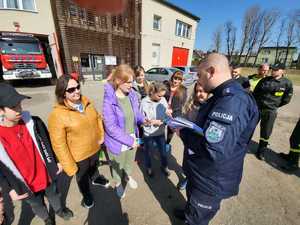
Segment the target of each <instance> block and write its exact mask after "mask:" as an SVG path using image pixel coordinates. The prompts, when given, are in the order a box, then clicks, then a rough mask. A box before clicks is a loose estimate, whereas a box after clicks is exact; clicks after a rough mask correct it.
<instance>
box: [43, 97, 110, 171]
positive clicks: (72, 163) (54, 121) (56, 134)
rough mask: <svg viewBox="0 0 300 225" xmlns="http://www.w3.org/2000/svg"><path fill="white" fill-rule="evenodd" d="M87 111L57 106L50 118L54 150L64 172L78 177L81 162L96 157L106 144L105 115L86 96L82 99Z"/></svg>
mask: <svg viewBox="0 0 300 225" xmlns="http://www.w3.org/2000/svg"><path fill="white" fill-rule="evenodd" d="M81 100H82V104H83V107H84V112H83V113H80V112H78V111H77V110H75V109H73V108H72V107H71V106H68V105H67V104H66V103H65V105H60V104H56V105H55V106H54V109H53V111H52V112H51V113H50V116H49V119H48V129H49V133H50V138H51V143H52V146H53V150H54V152H55V154H56V157H57V158H58V161H59V162H60V163H61V165H62V166H63V169H64V171H65V172H66V174H68V175H69V176H73V175H74V174H76V172H77V170H78V167H77V164H76V162H80V161H82V160H84V159H87V158H88V157H90V156H92V155H94V154H95V153H96V152H97V151H99V149H100V144H101V143H102V142H103V138H104V130H103V124H102V116H101V115H100V114H99V113H98V112H97V111H96V109H95V108H94V106H93V104H92V103H91V102H90V101H89V100H88V99H87V98H86V97H84V96H82V98H81Z"/></svg>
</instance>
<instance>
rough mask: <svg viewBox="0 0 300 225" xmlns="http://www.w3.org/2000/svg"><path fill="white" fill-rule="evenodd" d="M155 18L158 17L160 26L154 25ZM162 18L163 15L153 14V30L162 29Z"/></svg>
mask: <svg viewBox="0 0 300 225" xmlns="http://www.w3.org/2000/svg"><path fill="white" fill-rule="evenodd" d="M155 18H157V19H158V21H157V22H158V28H155V27H154V21H155ZM161 19H162V17H161V16H159V15H156V14H154V15H153V24H152V29H153V30H157V31H161Z"/></svg>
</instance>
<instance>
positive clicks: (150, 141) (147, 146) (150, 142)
mask: <svg viewBox="0 0 300 225" xmlns="http://www.w3.org/2000/svg"><path fill="white" fill-rule="evenodd" d="M154 143H156V146H157V148H158V150H159V153H160V160H161V166H162V167H163V168H166V167H167V166H168V160H167V156H168V153H167V151H166V139H165V135H160V136H153V137H152V136H151V137H144V155H145V165H146V168H147V169H150V168H151V167H152V165H151V151H152V150H153V149H154Z"/></svg>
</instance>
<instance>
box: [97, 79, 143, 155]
mask: <svg viewBox="0 0 300 225" xmlns="http://www.w3.org/2000/svg"><path fill="white" fill-rule="evenodd" d="M128 96H129V99H130V102H131V106H132V108H133V112H134V119H135V133H136V136H137V137H138V128H137V125H140V124H142V123H143V122H144V120H145V118H144V116H143V114H142V113H141V111H140V109H139V103H138V97H137V94H136V93H135V91H134V90H131V91H130V92H129V95H128ZM102 113H103V121H104V127H105V135H104V144H105V146H106V148H107V149H108V150H109V151H110V152H111V153H113V154H115V155H119V154H120V153H121V147H122V145H127V146H132V145H133V142H134V138H133V137H131V136H130V134H127V133H126V131H125V117H124V114H123V111H122V108H121V106H120V105H119V103H118V99H117V96H116V93H115V90H114V88H113V86H112V85H111V84H110V83H106V84H105V85H104V97H103V112H102Z"/></svg>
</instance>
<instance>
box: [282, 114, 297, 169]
mask: <svg viewBox="0 0 300 225" xmlns="http://www.w3.org/2000/svg"><path fill="white" fill-rule="evenodd" d="M279 156H280V157H281V158H283V159H285V160H286V161H287V164H286V165H285V166H283V169H285V170H287V171H290V172H293V171H296V170H297V169H298V168H299V167H298V164H299V156H300V118H299V119H298V122H297V124H296V126H295V128H294V130H293V132H292V135H291V137H290V152H289V153H288V154H285V153H280V154H279Z"/></svg>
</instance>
